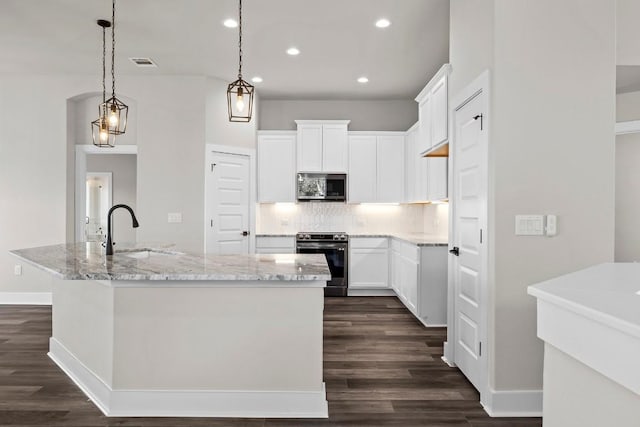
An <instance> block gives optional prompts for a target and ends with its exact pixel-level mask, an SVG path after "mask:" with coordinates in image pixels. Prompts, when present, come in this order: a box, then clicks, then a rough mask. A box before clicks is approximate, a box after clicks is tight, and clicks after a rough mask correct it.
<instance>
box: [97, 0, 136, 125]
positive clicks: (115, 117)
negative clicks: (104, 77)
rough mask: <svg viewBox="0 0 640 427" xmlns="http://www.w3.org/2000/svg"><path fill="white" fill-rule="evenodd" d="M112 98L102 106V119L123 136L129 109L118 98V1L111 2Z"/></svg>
mask: <svg viewBox="0 0 640 427" xmlns="http://www.w3.org/2000/svg"><path fill="white" fill-rule="evenodd" d="M111 25H112V26H111V98H109V99H107V100H106V101H104V102H103V103H102V104H100V117H107V118H108V121H107V128H108V130H109V133H110V134H113V135H121V134H123V133H125V131H126V130H127V116H128V115H129V107H127V106H126V105H125V103H124V102H122V101H120V100H119V99H118V98H117V97H116V73H115V57H116V0H112V2H111Z"/></svg>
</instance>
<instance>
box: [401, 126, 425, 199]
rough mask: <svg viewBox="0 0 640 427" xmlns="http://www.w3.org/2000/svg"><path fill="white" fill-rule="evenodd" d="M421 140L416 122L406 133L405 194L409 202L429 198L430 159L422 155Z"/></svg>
mask: <svg viewBox="0 0 640 427" xmlns="http://www.w3.org/2000/svg"><path fill="white" fill-rule="evenodd" d="M419 142H420V125H419V123H416V124H415V125H413V126H411V128H410V129H409V130H408V131H407V135H406V143H405V150H406V156H405V157H406V160H405V168H406V171H407V173H406V178H407V182H406V186H405V194H406V197H405V199H406V201H407V202H408V203H415V202H425V201H427V200H429V189H428V183H429V176H428V167H429V160H430V159H427V158H425V157H422V156H421V155H420V153H421V152H422V151H424V150H422V149H421V148H420V147H419V146H418V144H419Z"/></svg>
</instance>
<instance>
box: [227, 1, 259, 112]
mask: <svg viewBox="0 0 640 427" xmlns="http://www.w3.org/2000/svg"><path fill="white" fill-rule="evenodd" d="M238 1H239V7H238V34H239V37H238V40H239V41H238V80H236V81H235V82H233V83H229V87H228V88H227V107H228V108H229V121H230V122H250V121H251V114H252V112H253V91H254V88H253V86H252V85H250V84H249V83H247V82H246V81H244V80H242V0H238Z"/></svg>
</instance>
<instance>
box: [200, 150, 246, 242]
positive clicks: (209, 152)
mask: <svg viewBox="0 0 640 427" xmlns="http://www.w3.org/2000/svg"><path fill="white" fill-rule="evenodd" d="M214 153H221V154H232V155H240V156H248V157H249V253H250V254H253V253H255V251H256V203H257V200H258V199H257V193H256V186H257V183H258V181H257V168H256V150H255V148H246V147H235V146H231V145H221V144H206V145H205V156H204V158H205V159H204V171H205V175H204V222H203V224H202V225H203V227H204V253H205V254H206V253H207V242H208V241H209V237H210V236H209V234H210V233H211V226H210V225H209V224H210V222H209V219H210V218H211V213H210V212H209V197H210V196H209V195H210V192H209V180H208V179H207V173H208V172H209V165H210V164H211V163H212V162H213V160H212V159H213V155H214Z"/></svg>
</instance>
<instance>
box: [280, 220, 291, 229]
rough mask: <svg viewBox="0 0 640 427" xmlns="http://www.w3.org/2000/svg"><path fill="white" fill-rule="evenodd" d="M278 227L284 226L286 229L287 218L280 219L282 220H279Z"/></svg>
mask: <svg viewBox="0 0 640 427" xmlns="http://www.w3.org/2000/svg"><path fill="white" fill-rule="evenodd" d="M280 225H282V226H285V227H286V226H287V225H289V218H282V219H281V220H280Z"/></svg>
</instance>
